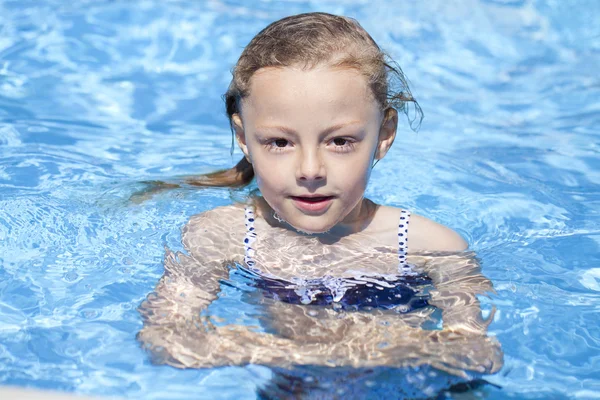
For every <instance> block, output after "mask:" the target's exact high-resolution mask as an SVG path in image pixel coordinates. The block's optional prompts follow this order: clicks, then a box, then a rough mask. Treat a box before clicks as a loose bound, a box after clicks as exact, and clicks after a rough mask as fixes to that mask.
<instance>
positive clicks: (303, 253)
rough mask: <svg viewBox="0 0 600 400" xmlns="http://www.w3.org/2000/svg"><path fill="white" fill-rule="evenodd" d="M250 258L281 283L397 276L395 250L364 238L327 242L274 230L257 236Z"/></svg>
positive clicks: (363, 236) (357, 236)
mask: <svg viewBox="0 0 600 400" xmlns="http://www.w3.org/2000/svg"><path fill="white" fill-rule="evenodd" d="M263 232H264V231H263ZM251 256H252V257H251V258H252V259H253V260H254V261H255V263H256V267H257V268H259V269H260V270H261V271H262V272H264V273H268V274H272V275H275V276H278V277H281V278H284V279H285V278H290V277H304V278H319V277H323V276H334V277H341V276H349V275H354V274H355V273H356V272H357V271H358V272H363V273H364V272H367V273H378V274H395V273H397V272H398V249H396V248H393V247H389V246H381V245H380V243H378V241H377V238H373V237H367V236H365V235H354V236H350V237H345V238H342V239H339V240H331V241H328V238H327V237H324V238H323V237H321V238H318V237H311V236H300V235H298V234H289V233H288V232H285V231H283V230H277V229H273V230H271V231H268V232H266V233H263V234H262V235H257V236H256V238H255V239H254V240H253V241H252V252H251Z"/></svg>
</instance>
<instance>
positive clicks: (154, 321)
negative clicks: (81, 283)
mask: <svg viewBox="0 0 600 400" xmlns="http://www.w3.org/2000/svg"><path fill="white" fill-rule="evenodd" d="M258 204H260V200H259V203H258ZM374 218H376V215H375V216H374ZM269 221H271V222H274V223H276V224H277V225H281V224H282V223H281V222H279V221H277V220H276V219H271V218H268V216H267V219H263V218H262V216H261V215H260V213H259V214H258V215H257V218H256V221H255V226H256V229H257V232H260V234H259V235H257V240H256V242H255V247H256V252H255V255H254V259H255V260H256V266H257V267H258V269H259V270H260V272H256V271H250V270H246V271H245V272H244V269H245V268H244V267H241V268H239V269H238V267H236V266H244V258H245V255H246V250H245V246H244V238H245V234H244V232H245V226H244V224H245V219H244V205H232V206H227V207H221V208H217V209H215V210H211V211H208V212H206V213H204V214H201V215H198V216H195V217H192V219H191V220H190V221H189V222H188V224H187V225H186V226H185V228H184V230H183V244H184V246H185V248H186V250H187V252H188V255H184V254H173V253H168V255H167V258H166V263H165V276H164V277H163V278H162V279H161V281H160V282H159V284H158V286H157V289H156V292H155V293H154V294H153V295H151V296H149V297H148V300H147V301H146V302H144V303H143V304H142V307H141V309H140V311H141V312H142V315H144V317H145V325H144V328H143V329H142V331H141V332H140V333H139V339H140V340H141V341H142V342H144V343H145V344H146V345H147V346H149V347H150V348H151V349H152V350H153V353H154V356H155V361H157V362H161V363H168V364H170V365H173V366H177V367H213V366H219V365H238V364H245V363H257V364H264V365H274V366H279V367H286V366H287V367H291V366H292V365H323V366H352V367H356V368H359V367H375V366H378V367H381V366H387V367H406V366H418V365H431V366H434V367H436V368H438V369H441V370H445V371H449V372H451V373H454V374H459V375H464V374H465V373H468V372H476V373H492V372H496V371H497V370H498V369H499V368H500V367H501V365H502V353H501V351H500V347H499V345H498V343H497V342H496V341H495V339H493V338H490V337H488V336H487V335H486V329H487V324H488V321H486V320H484V319H483V318H482V316H481V310H480V307H479V302H478V300H477V298H476V295H478V294H485V293H488V292H490V291H491V290H492V286H491V283H490V281H489V280H488V279H486V278H485V277H484V276H483V275H481V273H480V269H479V265H478V264H477V262H476V259H475V258H474V257H473V254H472V253H462V252H459V253H456V252H438V253H431V252H429V253H428V252H415V253H411V254H409V255H408V263H409V265H411V268H412V269H413V271H414V272H416V273H417V275H414V276H410V277H404V278H402V279H403V282H402V287H403V288H405V289H407V290H410V291H412V292H413V293H411V296H413V295H415V294H416V296H415V299H417V302H416V303H415V305H416V307H412V309H410V310H409V309H406V308H405V307H404V305H403V304H402V302H398V303H397V304H392V305H391V306H390V307H370V306H366V307H352V306H345V305H344V304H345V303H346V304H348V303H351V302H352V301H351V300H350V299H349V298H345V297H344V296H342V297H340V298H339V299H335V301H334V299H333V298H331V299H328V300H327V301H324V302H320V301H316V302H314V304H302V301H299V302H296V301H287V302H286V301H285V299H281V298H280V299H276V297H277V296H275V294H276V293H277V291H271V292H270V293H271V295H266V296H261V297H262V300H261V301H260V302H259V303H260V306H261V307H264V309H265V313H266V315H268V316H269V317H268V318H265V319H264V321H265V326H264V327H263V328H264V329H265V332H259V331H257V330H256V329H253V328H252V327H246V326H239V325H227V326H218V324H215V323H213V321H212V316H211V315H210V314H208V313H207V311H206V309H207V307H208V305H209V304H210V303H211V302H212V301H213V300H215V299H217V296H218V293H219V291H220V285H221V282H227V281H229V280H231V279H233V278H232V277H231V276H230V275H231V273H232V271H233V272H235V271H238V272H237V273H242V274H244V275H245V276H246V277H250V278H251V279H252V280H253V282H254V283H253V284H254V285H255V287H257V288H259V289H261V290H267V291H268V290H269V289H270V288H269V287H268V286H269V284H273V283H274V282H277V283H275V284H274V285H275V286H277V287H279V288H287V293H288V294H291V293H294V294H295V295H297V292H298V290H300V289H301V286H302V285H303V284H304V285H305V284H306V283H307V282H309V281H310V280H315V279H316V280H318V281H319V282H323V279H332V278H344V279H348V280H352V281H353V282H355V283H356V285H355V288H358V290H359V291H361V290H362V291H369V290H372V288H373V287H375V290H379V289H377V288H376V286H377V283H374V281H375V282H377V280H381V279H382V277H392V276H398V249H397V248H395V247H390V246H380V245H378V241H377V240H372V241H371V245H370V246H367V245H366V244H365V243H366V242H365V237H363V236H365V235H367V236H368V234H367V233H365V232H358V233H356V234H354V235H349V236H345V237H344V238H340V239H339V240H337V241H335V240H333V237H328V238H326V237H322V236H317V235H302V236H300V235H298V234H297V233H295V232H292V231H290V229H286V228H285V227H282V226H272V225H270V222H269ZM232 228H239V229H232ZM409 240H410V231H409ZM419 253H420V254H419ZM226 255H233V256H229V257H227V256H226ZM323 265H327V266H328V268H327V269H324V268H323ZM365 266H368V270H367V268H365ZM365 277H368V278H369V280H370V281H369V280H365ZM361 278H362V281H361ZM384 281H385V279H384ZM396 283H398V282H396ZM369 284H370V285H372V286H371V287H369V286H367V285H369ZM413 284H415V285H413ZM392 286H394V285H392ZM424 286H427V291H426V292H425V291H422V289H423V287H424ZM354 294H356V292H354V293H353V292H352V291H350V292H348V293H347V294H346V295H348V296H350V297H352V296H353V295H354ZM363 294H364V293H363ZM382 294H384V293H382ZM299 299H300V300H301V296H299ZM282 300H284V301H282ZM317 300H318V296H317ZM359 300H360V299H359ZM362 300H363V301H366V298H363V299H362ZM310 303H312V301H311V302H310ZM425 303H426V304H425ZM354 305H356V303H354ZM398 306H400V307H398ZM406 311H411V312H406ZM440 312H441V321H439V315H437V316H436V314H440ZM382 343H385V345H382Z"/></svg>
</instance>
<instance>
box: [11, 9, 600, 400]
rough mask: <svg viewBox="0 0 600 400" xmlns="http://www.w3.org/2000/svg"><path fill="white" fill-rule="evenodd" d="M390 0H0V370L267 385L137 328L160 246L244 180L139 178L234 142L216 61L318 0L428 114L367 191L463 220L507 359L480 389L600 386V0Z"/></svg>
mask: <svg viewBox="0 0 600 400" xmlns="http://www.w3.org/2000/svg"><path fill="white" fill-rule="evenodd" d="M393 3H394V2H389V1H384V0H376V1H369V2H367V1H362V0H348V1H344V2H339V3H338V2H331V1H326V0H323V1H310V2H309V1H299V0H298V1H296V0H290V1H284V2H271V1H261V2H252V6H248V5H247V4H250V3H249V2H244V1H240V0H221V1H219V0H213V1H205V2H196V1H174V2H162V1H143V0H133V1H127V2H113V1H108V0H106V1H77V2H64V1H60V0H44V1H37V2H30V1H17V0H0V383H1V384H3V385H16V386H23V387H35V388H43V389H52V390H62V391H68V392H77V393H81V394H90V395H97V396H105V395H107V396H122V397H126V398H144V399H152V398H155V399H167V398H168V399H186V398H190V399H192V398H193V399H197V398H206V399H214V398H238V399H253V398H255V397H256V393H257V390H259V388H260V387H263V386H264V385H266V384H268V382H269V380H270V379H271V376H272V373H273V371H271V370H270V369H269V368H266V367H261V366H248V367H228V368H215V369H212V370H178V369H174V368H171V367H166V366H156V365H153V364H152V363H151V362H150V360H149V357H148V355H147V354H146V353H145V352H144V351H143V350H142V349H141V348H140V346H139V344H138V343H137V342H136V340H135V334H136V333H137V332H138V331H139V330H140V328H141V327H142V322H141V318H140V315H139V314H138V312H137V311H136V308H137V307H138V306H139V304H140V303H141V302H142V300H143V299H144V298H145V296H146V295H147V294H148V293H149V292H150V291H152V290H153V288H154V286H155V284H156V283H157V281H158V279H159V278H160V276H161V275H162V272H163V268H162V261H163V257H164V248H165V246H167V247H169V248H170V249H172V250H182V244H181V231H180V229H181V227H182V226H183V224H184V223H185V222H186V221H187V219H188V218H189V217H190V216H192V215H194V214H197V213H200V212H202V211H205V210H208V209H211V208H214V207H216V206H220V205H226V204H230V203H231V202H232V201H233V200H232V197H233V198H235V197H236V196H243V193H242V194H236V193H234V194H232V193H230V192H229V191H227V190H221V189H208V190H188V189H185V190H174V191H171V192H165V193H161V194H159V195H157V196H155V197H154V198H152V199H150V200H149V201H146V202H144V203H141V204H133V203H131V202H130V201H129V200H128V199H129V196H130V195H131V194H132V193H134V192H135V191H137V190H139V189H141V187H142V186H141V185H140V182H141V181H143V180H148V179H164V180H168V179H170V178H173V177H176V176H180V175H187V174H191V173H202V172H208V171H212V170H214V169H217V168H225V167H229V166H231V165H232V164H233V163H234V162H235V161H237V160H238V159H239V157H240V153H239V151H237V150H236V152H235V153H234V154H233V155H230V153H229V151H230V146H231V136H230V132H229V129H228V124H227V120H226V117H225V113H224V107H223V103H222V100H221V95H222V94H223V93H224V91H225V90H226V88H227V85H228V83H229V80H230V73H229V69H230V68H231V66H232V65H233V64H234V63H235V61H236V60H237V57H238V56H239V54H240V52H241V50H242V48H243V47H244V46H245V44H247V43H248V41H249V40H250V39H251V37H252V36H253V35H254V34H256V33H257V32H258V31H259V30H260V29H262V27H264V26H265V25H267V24H268V23H270V22H272V21H273V20H276V19H278V18H280V17H283V16H285V15H288V14H293V13H300V12H307V11H327V12H332V13H337V14H344V15H348V16H353V17H355V18H357V19H358V20H359V21H360V22H361V23H362V25H363V26H364V27H365V28H366V29H367V30H368V31H369V32H370V33H371V34H372V36H373V37H374V38H375V39H376V40H377V41H378V43H379V44H380V45H381V46H382V47H383V48H385V49H386V50H387V51H388V52H389V53H390V54H391V55H392V56H393V57H394V58H395V59H396V60H397V61H398V63H399V64H400V65H401V66H402V67H403V69H404V72H405V73H406V75H407V76H408V78H409V80H410V82H411V87H412V90H413V94H414V95H415V97H416V98H417V99H418V100H419V102H420V105H421V107H422V108H423V110H424V113H425V119H424V121H423V124H422V127H421V129H420V131H419V132H418V133H415V132H413V131H411V130H410V129H409V128H408V124H407V123H405V121H403V124H401V128H400V131H399V135H398V138H397V140H396V143H395V144H394V146H393V148H392V150H391V152H390V153H389V154H388V156H387V157H386V158H385V159H384V160H382V161H381V162H380V163H379V164H378V165H377V166H376V167H375V169H374V172H373V174H372V180H371V183H370V186H369V189H368V195H369V197H371V198H373V199H374V200H375V201H378V202H382V203H385V204H389V205H395V206H402V207H405V208H407V209H410V210H413V211H414V212H416V213H419V214H422V215H425V216H428V217H430V218H432V219H434V220H436V221H438V222H441V223H443V224H446V225H448V226H451V227H453V228H455V229H457V230H458V231H459V232H460V233H461V234H462V235H463V236H464V237H465V238H467V239H468V241H469V243H470V245H471V248H472V249H473V250H474V251H476V252H477V254H478V256H479V258H480V259H481V263H482V268H483V273H484V274H485V275H486V276H487V277H489V278H490V279H491V280H492V282H493V283H494V285H495V288H496V293H495V294H494V295H493V296H492V297H491V300H490V301H488V303H493V304H495V305H496V307H497V309H498V311H497V313H496V314H495V317H494V322H493V323H492V324H491V326H490V333H491V334H493V335H495V336H496V337H497V338H498V340H499V341H500V342H501V343H502V346H503V350H504V353H505V365H504V367H503V369H502V370H501V371H500V373H498V374H496V375H494V376H490V377H486V379H487V380H488V381H489V382H491V383H492V384H493V385H485V386H483V387H482V388H479V389H477V390H475V391H472V392H471V395H472V396H474V397H475V398H490V399H503V398H507V397H512V398H519V399H542V398H543V399H546V398H552V399H555V398H556V399H558V398H561V399H562V398H586V399H587V398H600V374H599V373H598V371H600V215H599V213H600V157H599V156H600V75H599V74H598V67H599V65H600V25H599V24H598V22H597V20H598V18H599V17H600V3H599V2H597V1H595V0H587V1H586V0H581V1H577V2H567V1H564V2H563V1H551V0H548V1H525V0H494V1H492V0H487V1H484V0H480V1H475V0H464V1H461V2H445V1H428V2H402V4H401V5H400V4H398V5H393ZM485 306H486V307H488V308H489V304H486V305H485ZM230 312H237V313H239V314H240V315H241V316H243V315H244V313H245V309H244V306H243V305H240V307H239V308H238V309H236V310H233V311H231V310H230ZM378 379H380V381H379V382H376V384H375V386H377V385H379V386H381V385H385V383H386V381H385V379H392V378H389V377H387V378H386V377H385V376H383V375H382V376H380V377H379V378H378ZM361 396H363V397H364V398H369V397H374V396H377V392H376V391H372V392H369V391H366V392H365V393H362V394H361ZM456 396H459V395H456ZM463 396H464V395H463ZM457 398H458V397H457Z"/></svg>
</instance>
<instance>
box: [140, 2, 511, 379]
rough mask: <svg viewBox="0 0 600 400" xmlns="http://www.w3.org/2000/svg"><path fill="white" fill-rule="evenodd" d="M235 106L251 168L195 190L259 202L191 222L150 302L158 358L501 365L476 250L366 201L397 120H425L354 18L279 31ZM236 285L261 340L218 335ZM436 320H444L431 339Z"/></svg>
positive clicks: (224, 331)
mask: <svg viewBox="0 0 600 400" xmlns="http://www.w3.org/2000/svg"><path fill="white" fill-rule="evenodd" d="M398 85H399V87H397V86H398ZM225 101H226V107H227V114H228V116H229V119H230V122H231V127H232V130H233V132H234V134H235V138H236V139H237V142H238V145H239V147H240V149H241V150H242V152H243V154H244V158H243V159H242V160H241V161H240V162H239V163H238V164H237V165H236V166H235V167H234V168H232V169H231V170H227V171H222V172H217V173H213V174H209V175H206V176H201V177H196V178H189V179H187V180H186V183H187V184H192V185H198V186H222V187H239V186H244V185H247V184H248V183H250V182H251V181H252V180H253V179H256V184H257V186H258V189H259V191H260V196H253V197H252V198H251V199H250V200H249V201H248V202H247V204H233V205H230V206H225V207H219V208H217V209H214V210H211V211H207V212H204V213H202V214H200V215H196V216H194V217H192V218H191V219H190V221H189V222H188V223H187V225H186V226H185V227H184V229H183V244H184V246H185V248H186V250H187V251H188V255H184V254H173V253H171V252H169V251H168V252H167V256H166V260H165V275H164V277H163V278H162V279H161V280H160V282H159V284H158V286H157V288H156V292H155V293H153V294H152V295H150V296H149V297H148V300H147V301H146V302H144V303H143V304H142V306H141V313H142V315H143V316H144V318H145V326H144V328H143V329H142V331H141V332H140V334H139V339H140V340H141V341H142V342H143V343H144V344H145V345H146V346H147V347H148V348H149V349H150V350H151V352H152V354H153V355H154V357H155V360H156V361H157V362H162V363H167V364H170V365H173V366H177V367H211V366H219V365H240V364H247V363H258V364H266V365H272V366H277V367H284V368H285V367H291V366H294V365H321V366H351V367H355V368H362V367H373V366H393V367H405V366H418V365H424V364H426V365H430V366H433V367H435V368H438V369H442V370H445V371H449V372H452V373H454V374H459V375H465V374H467V373H468V371H471V372H472V371H476V372H479V373H491V372H495V371H497V370H498V369H499V368H500V366H501V364H502V356H501V352H500V349H499V346H498V344H497V343H496V342H495V341H494V340H493V339H491V338H489V337H487V336H486V335H485V332H486V327H487V321H484V320H483V319H482V317H481V312H480V308H479V303H478V301H477V299H476V297H475V295H476V294H481V293H485V292H488V291H490V290H492V288H491V284H490V282H489V281H488V280H487V279H485V278H484V277H483V276H482V275H481V274H480V273H479V267H478V265H477V263H476V261H475V259H474V257H473V255H472V254H471V253H465V252H464V250H465V249H466V248H467V244H466V243H465V241H464V240H463V239H462V238H461V237H460V236H459V235H458V234H457V233H456V232H454V231H453V230H451V229H449V228H447V227H445V226H442V225H440V224H438V223H436V222H433V221H431V220H429V219H427V218H424V217H422V216H419V215H414V214H411V213H410V212H409V211H408V210H403V209H399V208H395V207H389V206H385V205H380V204H376V203H375V202H373V201H371V200H369V199H366V198H365V197H364V193H365V189H366V187H367V183H368V181H369V176H370V173H371V169H372V168H373V166H374V165H375V164H376V163H377V161H378V160H380V159H382V158H383V157H384V156H385V155H386V153H387V152H388V150H389V149H390V147H391V146H392V143H393V142H394V138H395V137H396V129H397V123H398V111H405V112H406V110H407V106H408V105H409V104H412V105H413V106H414V107H415V110H416V111H417V112H420V109H419V108H418V105H416V102H415V100H414V99H413V97H412V95H411V93H410V91H409V90H408V87H407V86H406V81H405V79H404V77H403V75H402V72H401V70H400V69H399V68H398V67H394V64H393V63H391V62H390V61H388V60H387V57H386V56H385V55H384V53H383V52H382V51H381V50H380V48H379V47H378V45H377V44H376V43H375V41H374V40H373V39H372V38H371V37H370V36H369V34H368V33H367V32H366V31H365V30H364V29H363V28H362V27H361V26H360V25H359V24H358V23H357V22H356V21H354V20H352V19H350V18H345V17H339V16H334V15H329V14H325V13H310V14H302V15H295V16H291V17H287V18H284V19H281V20H279V21H276V22H274V23H272V24H271V25H269V26H268V27H267V28H265V29H264V30H263V31H261V32H260V33H259V34H258V35H256V37H254V39H252V41H251V42H250V44H248V46H247V47H246V48H245V50H244V51H243V53H242V55H241V57H240V59H239V61H238V63H237V64H236V66H235V68H234V70H233V79H232V82H231V84H230V86H229V90H228V91H227V94H226V95H225ZM236 274H237V275H239V276H242V277H243V278H244V279H246V280H247V281H248V282H250V283H249V286H251V287H253V288H255V289H256V290H257V291H258V293H260V298H261V300H260V301H259V302H260V304H261V306H262V307H264V309H265V310H266V314H265V315H267V317H265V318H263V319H262V321H263V327H262V330H263V331H262V332H261V329H254V328H250V327H247V326H242V325H240V326H237V325H227V326H217V325H218V324H216V323H214V322H215V321H214V319H213V318H211V315H210V313H208V312H207V307H208V306H209V304H210V303H211V302H212V301H213V300H215V299H217V297H218V294H219V292H220V290H221V282H226V281H228V280H233V279H234V278H232V275H236ZM438 310H441V314H442V321H443V322H442V325H441V326H439V327H437V328H435V329H424V326H425V325H426V324H427V323H428V322H429V323H431V321H434V320H435V318H436V317H435V315H436V311H438ZM438 314H439V313H438ZM488 320H491V318H489V319H488Z"/></svg>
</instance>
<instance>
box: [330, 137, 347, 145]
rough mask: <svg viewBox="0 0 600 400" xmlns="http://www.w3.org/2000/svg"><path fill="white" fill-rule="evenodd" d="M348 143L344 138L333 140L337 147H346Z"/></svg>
mask: <svg viewBox="0 0 600 400" xmlns="http://www.w3.org/2000/svg"><path fill="white" fill-rule="evenodd" d="M347 143H348V140H347V139H344V138H335V139H333V144H335V145H336V146H345V145H346V144H347Z"/></svg>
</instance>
